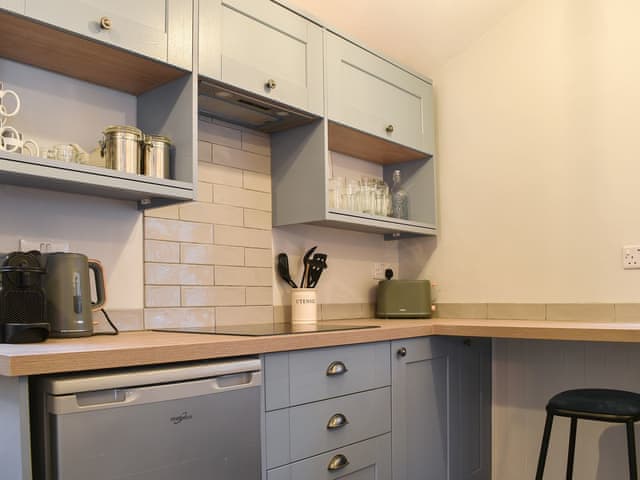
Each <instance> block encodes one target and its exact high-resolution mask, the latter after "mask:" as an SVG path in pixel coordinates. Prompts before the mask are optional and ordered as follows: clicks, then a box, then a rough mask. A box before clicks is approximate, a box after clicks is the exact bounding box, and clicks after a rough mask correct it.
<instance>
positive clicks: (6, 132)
mask: <svg viewBox="0 0 640 480" xmlns="http://www.w3.org/2000/svg"><path fill="white" fill-rule="evenodd" d="M21 148H22V135H20V132H18V130H16V129H15V128H13V127H9V126H4V127H0V150H4V151H5V152H17V151H18V150H20V149H21Z"/></svg>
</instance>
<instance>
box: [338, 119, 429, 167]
mask: <svg viewBox="0 0 640 480" xmlns="http://www.w3.org/2000/svg"><path fill="white" fill-rule="evenodd" d="M329 150H332V151H334V152H338V153H344V154H345V155H349V156H351V157H356V158H363V159H366V160H368V161H370V162H374V163H378V164H380V165H393V164H395V163H402V162H407V161H409V160H418V159H420V158H425V157H429V156H430V155H428V154H426V153H424V152H420V151H418V150H414V149H412V148H409V147H405V146H404V145H399V144H397V143H394V142H391V141H389V140H385V139H383V138H380V137H376V136H374V135H370V134H368V133H364V132H361V131H360V130H356V129H353V128H350V127H345V126H344V125H341V124H339V123H335V122H332V121H329Z"/></svg>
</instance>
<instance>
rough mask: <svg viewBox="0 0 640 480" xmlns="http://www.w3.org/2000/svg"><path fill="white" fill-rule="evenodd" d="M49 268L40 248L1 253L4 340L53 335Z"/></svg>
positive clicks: (1, 329)
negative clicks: (49, 316)
mask: <svg viewBox="0 0 640 480" xmlns="http://www.w3.org/2000/svg"><path fill="white" fill-rule="evenodd" d="M44 273H45V269H44V268H42V266H41V264H40V252H38V251H37V250H33V251H30V252H12V253H9V254H4V255H2V254H0V342H1V343H30V342H42V341H44V340H46V339H47V337H48V336H49V330H50V326H49V323H48V322H47V301H46V297H45V294H44V290H43V289H42V277H43V275H44Z"/></svg>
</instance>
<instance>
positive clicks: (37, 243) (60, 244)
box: [20, 238, 69, 253]
mask: <svg viewBox="0 0 640 480" xmlns="http://www.w3.org/2000/svg"><path fill="white" fill-rule="evenodd" d="M31 250H39V251H40V253H50V252H68V251H69V242H67V241H66V240H59V239H58V240H51V239H49V240H34V239H33V238H21V239H20V251H21V252H29V251H31Z"/></svg>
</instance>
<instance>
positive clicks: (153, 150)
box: [143, 135, 171, 178]
mask: <svg viewBox="0 0 640 480" xmlns="http://www.w3.org/2000/svg"><path fill="white" fill-rule="evenodd" d="M143 159H144V160H143V172H144V174H145V175H149V176H150V177H156V178H171V140H170V139H169V138H167V137H163V136H162V135H145V136H144V153H143Z"/></svg>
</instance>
